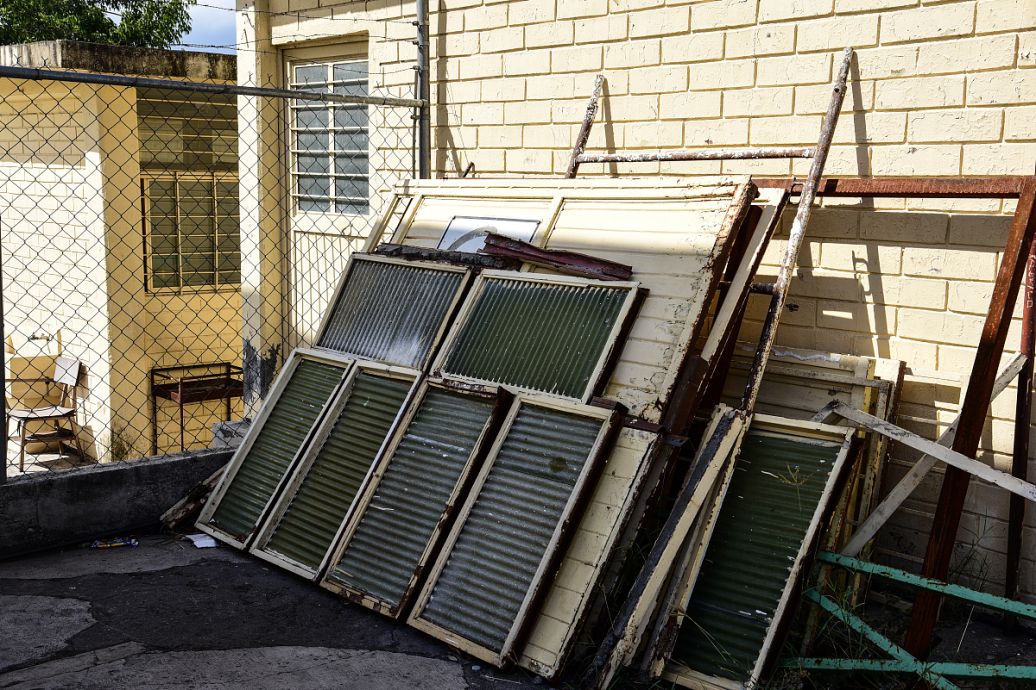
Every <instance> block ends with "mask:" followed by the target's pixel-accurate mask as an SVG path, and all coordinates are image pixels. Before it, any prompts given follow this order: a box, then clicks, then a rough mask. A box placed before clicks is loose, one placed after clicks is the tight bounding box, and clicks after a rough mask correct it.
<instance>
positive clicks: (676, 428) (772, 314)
mask: <svg viewBox="0 0 1036 690" xmlns="http://www.w3.org/2000/svg"><path fill="white" fill-rule="evenodd" d="M852 58H853V50H852V48H846V49H845V51H844V52H843V55H842V63H841V66H840V68H839V71H838V74H837V76H836V77H835V80H834V84H833V86H832V93H831V101H830V103H829V104H828V108H827V112H826V114H825V116H824V120H823V123H822V126H821V129H820V135H819V138H818V141H817V145H816V147H815V148H812V149H774V150H763V149H737V150H713V151H712V152H711V154H710V153H709V152H693V151H675V152H652V153H614V154H601V155H595V156H588V155H587V154H585V153H583V151H582V149H583V147H585V143H586V138H588V136H589V127H590V126H591V125H592V122H593V115H594V114H596V110H597V98H598V94H597V92H596V90H595V93H594V95H593V96H591V99H590V103H589V105H588V107H587V116H586V119H585V120H584V123H583V128H582V129H581V130H580V139H579V140H578V141H577V143H576V147H575V148H574V149H573V152H572V158H571V161H570V164H569V176H573V177H574V176H575V174H576V172H577V171H578V168H579V165H580V164H581V163H584V162H629V163H636V162H649V161H660V160H702V159H704V158H702V157H701V156H708V155H712V156H713V157H721V158H727V159H745V158H798V157H802V158H812V165H811V166H810V171H809V176H808V178H807V179H806V181H805V183H804V185H803V187H802V190H801V191H800V193H799V203H798V210H797V212H796V215H795V220H794V223H793V225H792V229H791V233H790V237H789V240H788V245H787V248H786V250H785V254H784V258H783V260H782V262H781V268H780V270H779V272H778V276H777V280H776V282H775V283H774V287H773V291H772V295H771V299H770V307H769V310H768V312H767V315H766V320H765V322H764V324H763V331H762V335H761V336H760V338H759V343H758V347H757V349H756V354H755V359H754V360H753V363H752V368H751V370H750V372H749V376H748V383H747V385H746V388H745V394H744V397H743V399H742V403H741V405H740V406H739V412H740V413H741V414H744V415H751V412H752V410H753V408H754V406H755V402H756V398H757V397H758V394H759V386H760V384H761V381H762V372H763V370H764V369H765V367H766V363H767V361H768V359H769V355H770V352H771V350H772V348H773V344H774V341H775V338H776V333H777V324H778V323H779V321H780V316H781V312H782V311H783V309H784V304H785V302H786V300H787V295H788V288H789V285H790V283H791V279H792V276H793V273H794V270H795V267H796V265H797V260H798V253H799V249H800V247H801V246H802V242H803V240H804V237H805V231H806V227H807V226H808V224H809V219H810V216H811V214H812V206H813V202H814V200H815V198H816V193H817V189H818V187H819V183H820V181H821V176H822V175H823V171H824V165H825V163H826V162H827V155H828V152H829V151H830V148H831V141H832V139H833V137H834V130H835V126H836V125H837V123H838V116H839V114H840V113H841V110H842V102H843V101H844V99H845V92H846V83H847V81H848V78H849V68H850V65H851V63H852ZM584 133H585V134H586V137H583V134H584ZM790 186H791V185H790V183H787V184H786V188H788V189H790ZM749 230H751V228H749ZM716 287H718V286H716ZM738 311H740V312H742V313H743V309H742V310H738ZM724 349H726V348H722V347H721V350H724ZM713 359H714V360H715V359H717V358H713ZM681 369H682V371H681V373H682V374H684V376H682V377H681V378H682V379H684V383H685V386H682V387H681V388H682V390H681V391H680V392H679V393H678V394H677V395H675V396H674V399H673V400H671V401H670V408H669V409H668V410H667V411H666V415H665V418H664V422H663V426H666V427H667V428H668V429H669V430H670V432H671V433H673V432H675V433H678V434H682V433H685V432H686V430H687V429H689V427H690V425H691V423H692V421H693V419H692V418H693V415H694V412H695V411H696V409H697V407H698V403H699V402H700V400H701V394H702V392H703V391H702V387H703V386H702V384H704V383H706V380H705V379H707V378H708V377H706V376H704V375H702V376H701V377H700V379H699V380H697V381H686V370H688V369H694V367H693V362H688V361H685V362H684V363H683V366H682V367H681ZM704 373H705V372H702V374H704ZM686 384H691V385H686ZM674 413H675V414H674ZM681 417H683V418H681ZM732 461H733V460H732V459H728V462H732ZM686 493H687V492H686V491H683V492H681V494H680V496H678V497H677V500H676V503H675V504H674V506H673V508H672V511H671V512H670V514H669V516H668V518H667V520H666V522H665V525H664V526H663V528H662V532H661V533H660V534H659V536H658V538H657V540H656V541H655V543H654V544H653V546H652V548H651V551H650V554H649V555H648V557H647V561H646V563H645V566H644V567H643V568H641V570H640V572H639V573H638V574H637V577H636V580H635V581H634V583H633V585H632V594H631V595H630V597H629V598H628V599H627V604H626V606H625V607H624V609H623V611H622V612H621V614H620V616H619V617H618V618H617V619H616V620H615V621H614V622H613V625H612V627H611V631H610V633H609V635H608V637H607V638H606V639H605V641H604V643H603V644H602V645H601V647H600V649H599V650H598V653H597V656H596V657H595V659H594V663H593V666H592V668H591V669H590V672H589V678H590V680H589V681H588V685H591V686H594V687H602V686H603V685H604V684H606V683H607V682H608V681H609V680H610V679H611V678H612V676H613V674H614V673H615V671H616V670H617V669H616V666H617V665H619V664H621V663H623V661H624V659H623V657H624V656H625V655H627V654H628V653H629V652H628V650H625V649H623V641H624V638H626V637H628V636H629V635H630V632H629V631H630V629H631V626H633V625H634V622H635V621H634V619H635V618H636V615H635V614H636V608H637V606H638V605H639V600H640V598H641V596H642V594H644V593H645V592H646V590H647V589H648V584H649V582H650V581H652V580H653V579H654V578H656V577H657V574H656V573H655V572H654V570H655V566H656V565H657V564H658V563H660V562H661V561H662V558H661V557H662V554H664V553H666V552H668V551H670V550H671V549H672V548H673V547H674V546H675V547H677V548H678V547H679V545H680V544H681V543H682V542H683V536H684V535H683V534H681V533H679V532H678V530H677V529H676V526H677V523H678V522H679V520H680V518H681V516H682V515H683V514H684V512H685V509H686V508H687V505H688V504H687V501H688V500H689V498H690V497H689V496H687V495H685V494H686ZM634 637H638V636H637V635H636V634H635V633H634ZM625 642H626V645H629V646H632V647H634V648H635V647H636V645H637V643H638V642H639V639H637V640H635V641H634V640H626V641H625Z"/></svg>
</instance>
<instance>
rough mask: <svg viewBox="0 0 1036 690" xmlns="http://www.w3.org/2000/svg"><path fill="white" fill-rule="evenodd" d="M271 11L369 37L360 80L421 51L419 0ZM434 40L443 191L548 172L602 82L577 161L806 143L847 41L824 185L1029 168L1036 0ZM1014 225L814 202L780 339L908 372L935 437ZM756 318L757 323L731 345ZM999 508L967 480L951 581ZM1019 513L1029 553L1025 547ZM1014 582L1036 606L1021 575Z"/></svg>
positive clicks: (651, 5)
mask: <svg viewBox="0 0 1036 690" xmlns="http://www.w3.org/2000/svg"><path fill="white" fill-rule="evenodd" d="M250 4H251V3H250ZM268 9H269V11H271V12H274V13H277V12H290V13H291V14H290V16H288V15H283V14H272V15H270V23H271V26H272V28H271V42H272V45H273V46H274V47H278V46H279V47H284V48H286V47H289V46H295V45H306V44H307V43H310V42H319V43H321V44H323V45H328V44H333V43H334V41H335V40H337V39H336V37H345V36H350V35H352V36H355V35H358V34H360V33H367V34H368V36H369V51H370V60H371V73H372V75H375V74H376V75H378V78H380V79H382V80H383V82H384V83H386V84H388V83H394V81H398V80H399V79H400V77H399V75H400V72H399V71H396V68H398V67H399V66H401V65H404V64H407V61H408V60H411V59H412V57H413V53H412V45H411V44H410V40H411V39H412V37H413V29H412V27H408V26H407V25H406V21H409V20H412V18H413V12H414V7H413V2H411V1H402V2H390V3H355V2H346V1H345V0H269V5H268ZM430 24H431V34H432V40H431V48H432V62H431V73H432V75H433V79H434V80H435V81H434V83H433V89H432V98H433V102H434V108H433V111H432V124H433V128H434V136H433V138H434V143H433V147H434V148H433V166H434V168H435V170H436V171H437V173H438V174H440V175H449V176H455V175H457V174H458V173H459V172H460V171H462V170H463V169H464V167H465V166H466V165H467V164H468V163H469V162H473V163H474V164H475V166H476V170H477V171H478V173H480V174H483V175H500V174H506V175H553V176H559V175H561V174H563V172H564V170H565V168H566V166H567V163H568V158H569V153H570V147H571V145H572V142H573V140H574V137H575V134H576V132H577V130H578V127H579V123H580V121H581V120H582V117H583V113H584V109H585V102H586V97H587V96H588V95H589V92H590V89H591V88H592V84H593V79H594V74H595V73H597V72H598V71H602V70H603V71H604V73H605V74H606V76H607V83H606V87H605V95H604V98H603V100H602V107H601V111H600V113H599V115H598V121H597V124H596V125H595V127H594V130H593V134H592V136H591V138H590V142H589V146H588V148H589V149H590V150H593V149H597V150H603V149H609V150H617V149H627V150H628V149H642V150H648V149H657V148H678V147H720V146H734V145H760V146H762V145H793V144H813V143H815V141H816V138H817V135H818V132H819V127H820V122H821V116H822V113H823V112H824V111H825V109H826V107H827V103H828V100H829V98H830V81H831V79H832V77H833V75H834V71H835V70H836V69H837V62H838V57H839V54H840V52H841V50H842V48H843V47H845V46H846V45H852V46H853V47H855V48H856V50H857V59H856V62H855V64H854V66H853V70H852V73H851V88H850V89H849V93H848V94H847V97H846V101H845V106H844V108H843V112H842V118H841V122H840V123H839V126H838V129H837V131H836V135H835V143H834V146H833V148H832V151H831V156H830V158H829V161H828V165H827V172H828V173H829V174H832V175H846V176H858V175H859V176H869V175H886V176H887V175H908V176H922V175H923V176H957V175H1002V174H1032V173H1033V172H1034V166H1036V126H1034V125H1033V122H1036V118H1034V116H1036V0H949V1H927V0H794V1H792V0H710V1H707V2H701V1H698V2H686V1H680V0H578V1H577V0H564V1H562V0H495V1H493V0H485V1H483V0H441V1H440V2H438V3H432V16H431V21H430ZM373 78H374V77H373V76H372V79H373ZM406 78H409V76H407V77H406ZM807 169H808V161H796V162H787V161H740V162H697V163H672V164H661V165H659V164H648V165H637V166H632V165H612V166H584V168H583V170H581V172H580V174H581V175H584V174H585V175H591V174H612V175H614V174H623V175H653V174H670V173H673V174H676V173H678V174H691V175H693V174H716V173H746V172H747V173H753V174H760V175H768V176H769V175H788V174H795V175H803V174H805V173H806V171H807ZM1013 207H1014V204H1013V203H1012V202H1000V201H986V200H938V201H932V200H911V201H902V200H874V201H861V200H852V199H845V200H839V201H838V203H829V204H826V205H825V208H824V209H823V210H822V211H820V212H818V213H817V214H815V216H814V218H815V220H814V223H813V224H812V225H811V228H810V238H811V241H810V244H809V246H808V247H807V248H806V250H805V251H804V252H803V255H802V259H801V262H800V263H801V268H800V270H799V274H798V278H797V280H796V282H795V283H794V288H793V292H794V297H793V299H792V304H791V305H790V306H789V309H788V312H787V313H786V314H785V315H784V321H783V324H784V325H783V327H782V329H781V332H780V341H781V342H782V343H784V344H787V345H793V346H799V347H810V348H818V349H823V350H829V351H833V352H847V353H853V354H861V355H877V356H883V357H895V358H901V359H904V360H906V361H907V362H908V364H909V365H910V367H911V370H912V372H913V373H912V374H911V376H910V378H909V380H908V382H907V385H906V387H905V390H904V392H903V408H902V411H901V418H900V421H901V422H902V423H904V424H905V425H907V426H909V427H911V428H914V429H917V430H918V431H922V432H924V433H926V434H928V435H929V436H933V437H934V436H935V435H936V433H937V432H938V431H939V430H941V429H942V428H944V427H945V425H946V424H948V423H949V421H950V420H951V419H952V418H953V417H954V416H955V414H956V411H957V403H958V398H959V395H960V391H959V386H960V376H961V375H962V374H966V373H967V371H968V370H969V369H970V366H971V359H972V356H973V349H972V346H973V344H974V343H975V342H976V341H977V337H978V331H979V328H980V326H981V321H982V317H983V316H984V314H985V310H986V304H987V302H988V297H989V293H990V290H991V286H992V281H993V280H994V277H995V272H996V269H997V267H998V265H999V261H1000V251H1001V248H1002V246H1003V241H1004V239H1005V237H1006V232H1007V228H1008V224H1009V214H1010V213H1011V212H1012V211H1013ZM782 248H783V242H782V241H781V238H780V237H779V238H778V239H777V241H775V242H774V245H773V247H772V248H771V251H770V253H769V255H768V257H767V263H766V267H765V268H764V272H769V273H771V274H772V272H773V271H774V270H775V269H774V267H775V259H776V257H777V256H778V254H777V253H778V252H779V251H780V250H781V249H782ZM760 314H761V312H760V309H759V307H758V306H757V305H756V306H755V307H754V308H753V310H752V312H751V314H750V320H749V323H748V324H747V325H746V331H745V333H744V335H745V336H746V337H748V336H751V335H752V332H753V330H755V329H757V328H758V319H759V317H760ZM1015 316H1016V318H1017V316H1018V314H1017V313H1016V315H1015ZM1014 326H1015V327H1014V328H1013V329H1012V332H1011V335H1010V337H1009V339H1008V349H1009V350H1014V349H1016V348H1017V343H1018V328H1017V326H1018V323H1017V321H1016V322H1015V324H1014ZM1013 395H1014V391H1013V390H1009V391H1008V392H1007V393H1005V394H1004V396H1003V397H1002V398H1001V399H1000V400H998V401H997V402H996V403H995V404H994V405H993V410H992V415H991V419H990V421H989V424H988V428H987V433H986V435H985V438H984V443H983V454H982V457H983V459H985V460H987V461H989V462H991V463H995V464H996V465H997V466H998V467H1006V463H1007V462H1009V455H1010V449H1011V428H1012V415H1013V407H1012V403H1011V400H1012V399H1013ZM895 455H896V457H895V458H894V460H893V462H892V464H891V465H890V469H889V471H888V478H887V480H888V481H892V480H894V479H897V478H898V477H899V476H901V474H902V472H903V471H904V468H905V466H906V463H909V462H910V461H911V460H912V456H911V455H910V454H909V453H908V452H906V451H904V450H902V449H897V450H896V452H895ZM1033 469H1034V472H1033V473H1032V476H1036V467H1034V468H1033ZM937 491H938V482H937V481H930V482H928V483H926V485H925V486H924V487H923V488H922V489H921V490H919V491H918V492H917V494H916V495H915V496H914V497H913V498H912V499H911V501H910V502H909V504H908V505H907V507H906V509H905V510H903V511H901V512H900V514H899V515H897V518H896V521H895V522H894V523H893V524H892V525H891V526H890V528H889V529H888V530H886V532H885V534H884V535H883V537H882V546H883V548H884V554H883V555H884V557H885V558H888V559H894V560H896V561H897V562H904V563H907V564H910V563H911V562H912V563H915V564H916V563H917V562H918V561H919V559H920V557H921V555H922V554H923V550H924V544H925V539H926V536H927V530H928V523H929V520H930V513H931V509H932V507H933V505H934V501H935V500H936V497H937ZM1007 504H1008V499H1007V496H1006V495H1005V494H1004V493H1003V492H1000V491H999V490H994V489H990V488H988V487H983V486H981V485H979V484H976V485H974V488H973V490H972V492H971V495H970V498H969V503H968V511H969V512H968V515H967V516H966V519H965V521H964V525H963V527H962V530H961V533H960V540H961V543H962V545H961V547H960V554H959V556H960V558H959V559H958V566H957V568H956V573H957V574H958V575H959V576H961V577H963V578H966V579H968V581H970V582H973V583H979V584H984V585H985V586H988V587H989V588H991V589H993V590H996V589H997V588H998V587H999V586H1000V583H1001V582H1002V579H1003V559H1004V556H1003V552H1004V549H1005V547H1004V534H1005V523H1004V519H1005V516H1006V510H1007ZM1034 513H1036V511H1030V519H1029V525H1028V529H1027V530H1026V540H1027V541H1026V544H1027V546H1028V547H1029V548H1028V549H1027V550H1026V553H1028V554H1033V553H1036V549H1033V548H1032V547H1033V546H1034V544H1036V515H1034ZM1022 588H1023V590H1024V591H1025V592H1026V593H1027V594H1028V595H1029V596H1036V563H1034V562H1033V561H1032V560H1026V561H1025V562H1024V568H1023V573H1022Z"/></svg>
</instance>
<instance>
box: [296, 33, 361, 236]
mask: <svg viewBox="0 0 1036 690" xmlns="http://www.w3.org/2000/svg"><path fill="white" fill-rule="evenodd" d="M343 50H344V47H343ZM321 52H325V51H321ZM361 62H362V63H364V64H365V65H366V66H367V68H368V75H367V78H366V79H363V80H362V81H363V83H364V84H365V85H366V91H367V94H368V95H369V93H370V56H369V55H368V54H367V51H366V50H364V52H363V54H362V55H361V54H355V55H353V56H352V57H348V56H345V55H340V54H339V55H337V56H336V55H329V54H328V55H321V56H312V57H301V56H300V57H289V59H288V60H287V61H286V64H285V73H286V74H285V81H286V83H287V84H288V88H289V89H291V90H294V91H304V90H305V86H306V84H304V83H301V82H297V81H296V80H295V79H294V76H295V70H296V68H298V67H315V66H320V67H323V68H324V71H325V74H326V76H327V79H325V80H324V82H323V85H324V87H325V90H324V91H321V92H319V93H324V92H325V91H326V92H330V93H333V92H334V91H333V89H334V86H335V85H336V84H354V83H359V82H360V81H361V80H359V79H338V80H335V79H334V78H333V76H334V66H335V65H336V64H343V63H361ZM300 102H301V99H292V100H291V101H289V103H288V107H287V112H286V115H287V118H286V120H287V122H286V132H285V133H286V139H287V141H286V144H287V146H285V149H286V150H287V152H288V196H289V197H290V199H291V210H292V212H293V213H296V214H300V215H302V214H306V215H309V214H312V215H315V216H358V217H369V216H370V215H371V210H372V207H373V204H372V203H371V196H372V195H371V189H370V164H371V158H372V156H371V147H370V131H371V128H370V122H369V120H368V124H367V126H366V127H365V128H359V127H335V126H334V113H335V109H336V108H343V107H345V108H358V107H359V105H356V104H353V105H350V104H344V103H337V102H333V101H316V100H314V101H312V103H313V105H299V103H300ZM365 107H366V108H367V115H368V118H369V117H370V106H369V105H367V106H365ZM319 108H322V109H323V110H324V111H325V112H327V114H328V126H327V128H326V129H325V130H324V131H326V133H327V135H328V149H327V151H323V152H309V151H302V150H300V149H299V148H298V145H297V143H296V141H295V137H296V135H297V134H298V132H300V131H312V130H309V129H302V128H299V127H298V126H296V124H295V113H296V112H298V111H299V110H306V109H319ZM349 129H355V130H362V131H365V132H366V133H367V135H368V136H367V149H366V150H360V149H349V150H338V149H335V147H334V135H335V132H336V131H339V130H349ZM300 153H301V154H309V153H323V154H324V155H325V156H326V157H327V160H328V163H329V165H330V167H329V169H328V173H327V174H326V175H315V174H312V173H303V172H299V166H298V157H299V154H300ZM338 154H363V155H364V157H365V159H366V161H367V170H368V172H367V174H366V175H354V174H351V173H350V174H342V175H339V174H337V173H335V172H334V170H335V156H336V155H338ZM304 177H325V178H327V179H328V180H330V181H331V188H330V189H329V190H328V191H329V194H328V196H327V198H326V201H327V205H328V208H327V209H325V210H323V211H311V210H304V209H302V208H301V206H300V204H299V201H300V199H303V198H306V199H312V198H314V197H311V196H310V195H306V194H302V193H301V192H300V191H299V185H298V182H299V179H300V178H304ZM340 177H341V178H346V179H351V178H362V179H364V180H366V181H367V196H366V197H364V198H361V197H339V196H337V195H336V194H335V180H337V179H338V178H340ZM338 201H344V202H347V203H365V204H366V205H367V211H366V212H364V213H348V212H342V211H337V210H335V203H336V202H338Z"/></svg>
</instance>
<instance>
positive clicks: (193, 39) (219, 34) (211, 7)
mask: <svg viewBox="0 0 1036 690" xmlns="http://www.w3.org/2000/svg"><path fill="white" fill-rule="evenodd" d="M198 2H199V3H201V4H200V5H195V6H194V7H192V8H191V32H190V33H188V34H185V35H184V37H183V38H181V39H180V41H181V42H182V43H200V44H204V45H206V46H209V45H232V44H233V43H234V40H235V38H234V11H233V10H234V0H198ZM203 5H204V6H203ZM217 8H221V9H217ZM184 49H185V50H203V51H213V52H228V53H233V52H235V51H234V49H233V48H225V49H218V48H200V47H195V46H184Z"/></svg>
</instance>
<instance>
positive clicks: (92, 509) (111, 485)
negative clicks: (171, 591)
mask: <svg viewBox="0 0 1036 690" xmlns="http://www.w3.org/2000/svg"><path fill="white" fill-rule="evenodd" d="M233 452H234V451H233V449H231V448H217V449H209V450H202V451H197V452H192V453H180V454H176V455H161V456H157V457H152V458H144V459H141V460H129V461H125V462H117V463H110V464H105V465H95V466H91V467H84V468H80V469H74V470H67V471H63V472H56V473H53V474H35V475H28V476H22V477H17V478H14V479H9V480H7V483H6V484H2V485H0V558H7V557H11V556H17V555H19V554H23V553H27V552H29V551H39V550H42V549H49V548H54V547H57V546H64V545H67V544H75V543H79V542H83V541H87V540H90V539H95V538H98V537H103V536H108V535H121V534H127V533H129V532H133V531H135V530H141V529H145V528H149V527H152V526H154V525H157V524H158V522H159V517H160V516H161V515H162V513H163V512H165V511H166V509H168V508H169V507H170V506H171V505H173V504H174V503H176V502H177V501H179V500H180V499H181V498H183V496H184V495H185V494H186V493H187V492H188V491H189V490H190V489H191V488H192V487H194V486H195V485H196V484H198V483H199V482H201V481H202V480H204V479H205V478H207V477H208V476H209V475H211V474H212V473H213V472H215V471H216V470H218V469H219V468H220V467H222V466H223V465H224V464H226V462H227V461H228V460H229V459H230V456H231V455H232V454H233Z"/></svg>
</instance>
